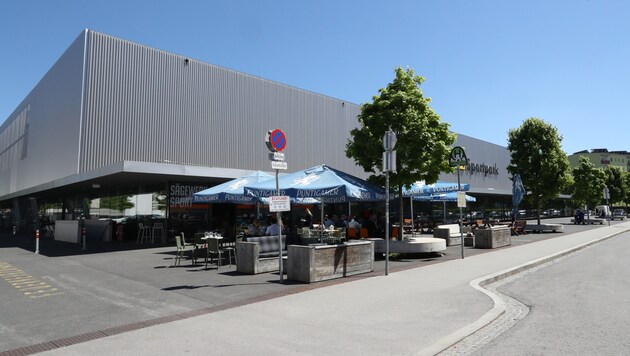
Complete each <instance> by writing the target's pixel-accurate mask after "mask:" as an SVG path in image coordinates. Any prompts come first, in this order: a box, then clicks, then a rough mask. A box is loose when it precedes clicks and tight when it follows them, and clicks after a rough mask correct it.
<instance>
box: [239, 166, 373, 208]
mask: <svg viewBox="0 0 630 356" xmlns="http://www.w3.org/2000/svg"><path fill="white" fill-rule="evenodd" d="M278 184H279V187H280V195H288V196H289V197H291V198H297V199H303V198H319V199H323V201H324V202H325V203H342V202H348V201H358V200H364V201H376V200H384V199H385V192H384V190H383V189H382V188H380V187H377V186H375V185H373V184H371V183H369V182H367V181H365V180H363V179H361V178H357V177H355V176H352V175H350V174H348V173H345V172H342V171H339V170H336V169H334V168H332V167H329V166H326V165H319V166H315V167H312V168H308V169H305V170H302V171H297V172H294V173H291V174H287V175H284V176H282V177H280V178H279V179H278ZM245 192H246V193H247V194H250V195H252V196H256V197H269V196H273V195H276V194H277V192H276V182H275V180H273V179H272V180H268V181H264V182H259V183H255V184H250V185H247V186H245Z"/></svg>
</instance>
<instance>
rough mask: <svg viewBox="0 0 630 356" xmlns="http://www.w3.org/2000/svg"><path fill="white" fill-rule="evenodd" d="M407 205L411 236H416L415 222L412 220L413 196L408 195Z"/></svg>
mask: <svg viewBox="0 0 630 356" xmlns="http://www.w3.org/2000/svg"><path fill="white" fill-rule="evenodd" d="M409 205H410V207H411V237H416V231H415V230H416V229H415V227H416V226H415V225H416V224H415V223H414V221H413V197H409Z"/></svg>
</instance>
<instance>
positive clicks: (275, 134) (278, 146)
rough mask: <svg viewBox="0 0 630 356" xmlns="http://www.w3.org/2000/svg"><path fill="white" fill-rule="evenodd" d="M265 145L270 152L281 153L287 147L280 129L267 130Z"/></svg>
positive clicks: (284, 136)
mask: <svg viewBox="0 0 630 356" xmlns="http://www.w3.org/2000/svg"><path fill="white" fill-rule="evenodd" d="M265 143H266V144H267V148H269V150H270V151H271V152H282V151H283V150H284V148H285V147H287V136H286V135H285V134H284V132H282V130H280V129H274V130H269V131H267V136H266V137H265Z"/></svg>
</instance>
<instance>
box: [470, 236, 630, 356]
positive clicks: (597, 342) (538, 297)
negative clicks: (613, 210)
mask: <svg viewBox="0 0 630 356" xmlns="http://www.w3.org/2000/svg"><path fill="white" fill-rule="evenodd" d="M629 253H630V234H628V233H626V234H622V235H620V236H618V237H616V238H613V239H611V240H608V241H605V242H603V243H600V244H597V245H594V246H591V247H589V248H587V249H585V250H583V251H581V252H579V253H577V254H575V255H573V256H570V257H568V258H565V259H563V260H561V261H559V262H557V263H554V264H551V265H550V266H547V267H545V268H542V269H539V270H537V271H535V272H532V273H526V274H525V275H523V276H522V277H519V278H517V279H515V280H514V281H512V282H510V283H508V284H506V285H503V286H501V287H499V288H498V291H499V292H501V293H503V294H507V295H508V296H511V297H513V298H515V299H517V300H519V301H521V302H522V303H524V304H525V305H526V306H529V308H530V310H529V314H527V316H525V317H524V318H523V319H522V320H520V321H518V322H517V323H516V324H515V325H514V326H513V327H512V328H510V329H509V330H507V331H506V332H505V333H503V334H502V335H500V336H498V337H497V338H495V339H494V340H493V341H491V342H490V343H489V344H487V345H486V346H485V347H483V348H481V349H480V350H478V351H477V352H476V353H475V354H476V355H627V354H628V353H629V352H630V338H629V337H628V335H630V318H629V316H630V263H629V258H628V254H629Z"/></svg>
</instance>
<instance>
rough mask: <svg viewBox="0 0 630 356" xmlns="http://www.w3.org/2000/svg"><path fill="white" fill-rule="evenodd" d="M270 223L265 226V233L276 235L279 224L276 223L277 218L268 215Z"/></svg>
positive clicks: (278, 230)
mask: <svg viewBox="0 0 630 356" xmlns="http://www.w3.org/2000/svg"><path fill="white" fill-rule="evenodd" d="M269 220H270V221H271V225H269V226H267V231H266V232H265V235H267V236H278V234H280V225H278V219H277V218H276V217H275V216H272V217H270V219H269Z"/></svg>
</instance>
